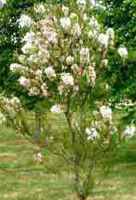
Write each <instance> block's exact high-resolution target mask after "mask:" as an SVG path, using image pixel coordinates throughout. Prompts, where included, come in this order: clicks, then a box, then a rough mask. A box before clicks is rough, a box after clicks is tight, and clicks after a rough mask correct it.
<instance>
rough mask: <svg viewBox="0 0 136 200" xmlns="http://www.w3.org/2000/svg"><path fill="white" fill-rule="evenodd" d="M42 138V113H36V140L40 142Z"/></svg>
mask: <svg viewBox="0 0 136 200" xmlns="http://www.w3.org/2000/svg"><path fill="white" fill-rule="evenodd" d="M40 136H41V113H40V112H36V113H35V133H34V140H35V141H36V142H39V140H40Z"/></svg>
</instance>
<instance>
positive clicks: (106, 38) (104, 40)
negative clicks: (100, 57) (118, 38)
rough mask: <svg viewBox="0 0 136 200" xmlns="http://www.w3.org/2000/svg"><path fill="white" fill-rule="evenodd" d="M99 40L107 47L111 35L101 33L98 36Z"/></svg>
mask: <svg viewBox="0 0 136 200" xmlns="http://www.w3.org/2000/svg"><path fill="white" fill-rule="evenodd" d="M98 42H99V43H100V45H101V46H102V47H104V48H107V47H108V44H109V36H108V35H107V34H104V33H101V34H100V35H99V36H98Z"/></svg>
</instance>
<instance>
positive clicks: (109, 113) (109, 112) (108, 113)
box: [100, 106, 112, 120]
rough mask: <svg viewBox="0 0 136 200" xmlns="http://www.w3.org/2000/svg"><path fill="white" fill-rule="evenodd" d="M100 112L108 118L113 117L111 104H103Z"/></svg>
mask: <svg viewBox="0 0 136 200" xmlns="http://www.w3.org/2000/svg"><path fill="white" fill-rule="evenodd" d="M100 114H101V115H102V117H103V118H104V119H106V120H111V119H112V109H111V108H110V107H109V106H101V107H100Z"/></svg>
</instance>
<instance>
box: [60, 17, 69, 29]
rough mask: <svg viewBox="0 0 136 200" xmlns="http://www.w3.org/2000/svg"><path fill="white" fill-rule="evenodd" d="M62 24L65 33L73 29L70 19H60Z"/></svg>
mask: <svg viewBox="0 0 136 200" xmlns="http://www.w3.org/2000/svg"><path fill="white" fill-rule="evenodd" d="M60 24H61V26H62V28H63V29H64V30H65V31H68V30H70V28H71V20H70V18H69V17H62V18H61V19H60Z"/></svg>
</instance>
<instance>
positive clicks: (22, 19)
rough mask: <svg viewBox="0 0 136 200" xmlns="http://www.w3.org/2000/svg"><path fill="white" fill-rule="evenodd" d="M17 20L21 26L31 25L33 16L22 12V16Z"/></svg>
mask: <svg viewBox="0 0 136 200" xmlns="http://www.w3.org/2000/svg"><path fill="white" fill-rule="evenodd" d="M17 22H18V23H19V27H20V28H24V27H30V26H31V25H32V23H33V21H32V19H31V17H29V16H28V15H25V14H22V15H21V17H20V18H19V19H18V20H17Z"/></svg>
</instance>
